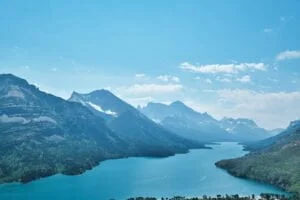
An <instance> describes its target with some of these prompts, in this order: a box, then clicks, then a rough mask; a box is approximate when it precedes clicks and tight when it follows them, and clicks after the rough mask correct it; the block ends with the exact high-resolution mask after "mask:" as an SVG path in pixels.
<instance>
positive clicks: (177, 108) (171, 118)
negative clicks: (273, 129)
mask: <svg viewBox="0 0 300 200" xmlns="http://www.w3.org/2000/svg"><path fill="white" fill-rule="evenodd" d="M140 110H141V112H142V113H144V114H145V115H146V116H148V117H149V118H150V119H152V120H153V121H155V122H156V123H158V124H161V125H162V126H164V127H165V128H167V129H168V130H171V131H174V132H176V134H178V135H180V136H182V137H186V138H190V139H195V140H198V141H206V142H207V141H238V142H245V141H255V140H260V139H263V138H267V137H270V136H271V134H270V133H269V132H268V131H267V130H265V129H263V128H260V127H258V126H257V125H256V124H255V122H254V121H252V120H249V119H232V118H224V119H222V120H220V121H219V120H216V119H214V118H213V117H212V116H210V115H209V114H207V113H199V112H197V111H195V110H193V109H192V108H190V107H188V106H186V105H185V104H184V103H182V102H180V101H176V102H173V103H171V104H170V105H165V104H161V103H149V104H148V105H147V106H145V107H143V108H140Z"/></svg>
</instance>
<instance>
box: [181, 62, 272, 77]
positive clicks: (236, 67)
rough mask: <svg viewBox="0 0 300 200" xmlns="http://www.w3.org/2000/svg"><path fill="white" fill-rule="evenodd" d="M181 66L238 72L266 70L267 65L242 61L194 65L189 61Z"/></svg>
mask: <svg viewBox="0 0 300 200" xmlns="http://www.w3.org/2000/svg"><path fill="white" fill-rule="evenodd" d="M180 68H181V69H183V70H186V71H190V72H195V73H207V74H217V73H229V74H233V73H238V72H243V71H247V70H250V71H257V70H258V71H266V69H267V66H266V65H265V64H264V63H240V64H212V65H199V66H196V65H193V64H190V63H188V62H183V63H181V64H180Z"/></svg>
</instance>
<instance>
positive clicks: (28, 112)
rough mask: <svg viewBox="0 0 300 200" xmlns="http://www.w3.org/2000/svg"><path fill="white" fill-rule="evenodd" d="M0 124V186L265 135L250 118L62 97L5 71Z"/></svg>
mask: <svg viewBox="0 0 300 200" xmlns="http://www.w3.org/2000/svg"><path fill="white" fill-rule="evenodd" d="M0 125H1V126H0V148H1V151H0V183H3V182H12V181H20V182H28V181H31V180H35V179H38V178H40V177H45V176H49V175H53V174H56V173H63V174H79V173H83V172H84V171H85V170H87V169H91V168H92V167H93V166H95V165H97V164H98V163H99V162H100V161H102V160H106V159H112V158H121V157H128V156H155V157H161V156H170V155H174V154H176V153H186V152H188V150H189V149H191V148H205V146H204V144H205V143H209V142H215V141H239V142H241V141H248V142H249V141H254V140H259V139H262V138H266V137H268V136H269V135H270V134H269V133H268V131H266V130H265V129H262V128H259V127H258V126H257V125H256V124H255V122H253V121H252V120H249V119H230V118H224V119H222V120H216V119H214V118H213V117H211V116H210V115H209V114H207V113H199V112H196V111H194V110H193V109H191V108H189V107H188V106H186V105H185V104H183V103H182V102H180V101H176V102H173V103H172V104H170V105H164V104H159V103H149V104H148V105H147V106H146V107H144V108H140V109H139V110H138V109H136V108H134V107H133V106H131V105H129V104H128V103H126V102H125V101H123V100H122V99H120V98H118V97H116V96H115V95H114V94H112V93H111V92H110V91H107V90H96V91H93V92H91V93H88V94H79V93H76V92H74V93H73V94H72V96H71V97H70V99H69V100H68V101H67V100H64V99H61V98H59V97H56V96H54V95H51V94H47V93H45V92H42V91H40V90H39V89H38V88H37V87H35V86H33V85H30V84H29V83H28V82H27V81H26V80H24V79H21V78H18V77H16V76H14V75H11V74H2V75H0ZM282 134H284V132H283V133H282ZM276 137H277V136H276ZM278 137H281V136H278Z"/></svg>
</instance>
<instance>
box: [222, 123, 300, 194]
mask: <svg viewBox="0 0 300 200" xmlns="http://www.w3.org/2000/svg"><path fill="white" fill-rule="evenodd" d="M250 146H251V147H250V149H252V152H251V153H249V154H247V155H245V156H244V157H241V158H236V159H228V160H222V161H219V162H217V163H216V166H218V167H220V168H223V169H226V170H227V171H228V172H229V173H230V174H232V175H235V176H238V177H243V178H249V179H254V180H258V181H263V182H267V183H271V184H274V185H277V186H279V187H281V188H283V189H285V190H287V191H290V192H296V193H300V121H299V120H298V121H293V122H291V123H290V125H289V127H288V128H287V129H286V130H285V131H283V132H282V133H280V134H279V135H276V136H274V137H272V138H269V139H266V140H263V141H260V142H258V143H257V144H256V145H254V144H252V145H250ZM248 149H249V148H248Z"/></svg>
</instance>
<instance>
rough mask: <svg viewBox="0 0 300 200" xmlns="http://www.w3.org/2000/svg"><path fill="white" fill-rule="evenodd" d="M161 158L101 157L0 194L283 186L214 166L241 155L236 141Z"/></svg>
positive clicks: (65, 198)
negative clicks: (81, 169)
mask: <svg viewBox="0 0 300 200" xmlns="http://www.w3.org/2000/svg"><path fill="white" fill-rule="evenodd" d="M212 147H213V149H212V150H210V149H198V150H191V151H190V152H189V153H187V154H178V155H175V156H172V157H167V158H126V159H117V160H108V161H104V162H102V163H101V164H100V165H99V166H97V167H95V168H94V169H93V170H90V171H87V172H85V173H84V174H82V175H77V176H65V175H55V176H51V177H49V178H44V179H40V180H38V181H34V182H30V183H28V184H18V183H13V184H3V185H0V199H1V200H40V199H43V200H60V199H61V200H74V199H88V200H108V199H116V200H123V199H126V198H128V197H136V196H154V197H162V196H164V197H171V196H174V195H183V196H202V195H204V194H206V195H216V194H240V195H251V194H260V193H262V192H269V193H279V194H282V193H283V192H282V191H281V190H279V189H277V188H275V187H273V186H270V185H267V184H262V183H258V182H255V181H250V180H244V179H240V178H236V177H233V176H231V175H229V174H228V173H226V172H225V171H223V170H221V169H218V168H216V167H215V165H214V163H215V162H216V161H218V160H221V159H226V158H234V157H239V156H242V155H244V154H245V153H246V152H245V151H243V148H242V146H241V145H238V144H236V143H221V144H220V145H212Z"/></svg>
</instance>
